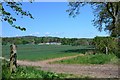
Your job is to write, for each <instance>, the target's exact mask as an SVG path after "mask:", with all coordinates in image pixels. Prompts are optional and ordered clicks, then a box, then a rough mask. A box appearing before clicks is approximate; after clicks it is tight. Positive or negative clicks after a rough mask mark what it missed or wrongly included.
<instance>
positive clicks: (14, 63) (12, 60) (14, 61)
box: [10, 44, 17, 73]
mask: <svg viewBox="0 0 120 80" xmlns="http://www.w3.org/2000/svg"><path fill="white" fill-rule="evenodd" d="M16 68H17V50H16V45H15V44H12V45H10V72H11V73H12V72H15V71H16Z"/></svg>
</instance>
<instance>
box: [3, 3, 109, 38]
mask: <svg viewBox="0 0 120 80" xmlns="http://www.w3.org/2000/svg"><path fill="white" fill-rule="evenodd" d="M3 6H4V5H3ZM22 8H23V10H27V11H29V12H30V13H31V14H32V15H33V17H34V19H31V18H29V17H26V16H24V17H23V18H21V15H19V16H18V15H16V14H15V13H14V12H13V11H12V9H10V8H7V7H5V9H6V10H7V11H9V12H11V13H12V15H13V16H14V17H15V18H16V19H17V21H16V22H14V24H16V25H20V26H22V27H25V28H26V29H27V30H26V31H20V30H18V29H15V28H13V27H11V25H9V24H8V23H7V22H2V36H3V37H15V36H38V37H41V36H52V37H61V38H63V37H66V38H94V37H95V36H108V35H109V34H108V33H107V32H104V31H102V32H99V31H98V30H97V28H96V27H95V26H93V23H92V20H93V19H94V16H93V10H92V9H91V7H90V5H86V6H84V7H82V8H80V14H79V15H78V16H76V17H75V18H73V17H70V16H69V13H67V12H66V10H67V9H69V7H68V2H33V3H29V2H23V5H22Z"/></svg>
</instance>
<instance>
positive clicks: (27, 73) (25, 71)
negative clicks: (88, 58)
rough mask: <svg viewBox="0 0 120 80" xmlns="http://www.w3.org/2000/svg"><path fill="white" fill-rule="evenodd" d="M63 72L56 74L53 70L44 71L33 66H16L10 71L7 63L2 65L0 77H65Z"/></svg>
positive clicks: (4, 79) (4, 78)
mask: <svg viewBox="0 0 120 80" xmlns="http://www.w3.org/2000/svg"><path fill="white" fill-rule="evenodd" d="M65 76H67V75H64V74H56V73H54V72H46V71H42V70H40V69H39V70H38V69H35V68H34V67H25V66H24V67H22V66H18V67H17V71H16V72H15V73H10V70H9V66H8V64H3V65H2V79H3V80H6V79H17V78H41V79H52V80H53V79H58V78H62V77H65Z"/></svg>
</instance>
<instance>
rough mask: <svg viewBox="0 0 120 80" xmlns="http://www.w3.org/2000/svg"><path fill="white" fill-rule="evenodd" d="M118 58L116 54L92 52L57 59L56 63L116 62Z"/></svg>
mask: <svg viewBox="0 0 120 80" xmlns="http://www.w3.org/2000/svg"><path fill="white" fill-rule="evenodd" d="M117 61H118V58H117V57H116V56H115V55H114V54H108V55H106V54H95V55H93V54H91V55H85V56H78V57H76V58H72V59H68V60H61V61H56V62H55V63H61V64H109V63H112V64H116V63H117Z"/></svg>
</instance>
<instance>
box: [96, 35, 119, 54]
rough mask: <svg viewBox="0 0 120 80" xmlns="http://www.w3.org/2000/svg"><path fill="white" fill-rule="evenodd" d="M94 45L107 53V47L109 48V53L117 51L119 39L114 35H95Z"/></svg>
mask: <svg viewBox="0 0 120 80" xmlns="http://www.w3.org/2000/svg"><path fill="white" fill-rule="evenodd" d="M94 45H95V47H96V49H97V50H99V51H100V52H103V53H105V48H106V47H107V48H108V52H109V53H112V52H113V53H115V52H116V51H117V47H118V45H117V40H116V38H114V37H95V38H94Z"/></svg>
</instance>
